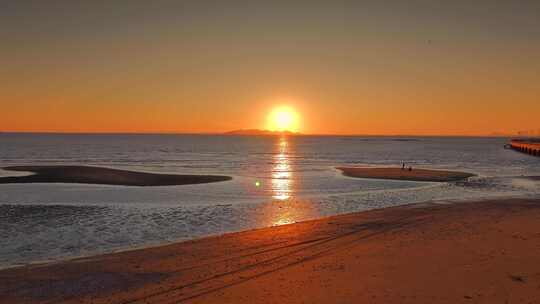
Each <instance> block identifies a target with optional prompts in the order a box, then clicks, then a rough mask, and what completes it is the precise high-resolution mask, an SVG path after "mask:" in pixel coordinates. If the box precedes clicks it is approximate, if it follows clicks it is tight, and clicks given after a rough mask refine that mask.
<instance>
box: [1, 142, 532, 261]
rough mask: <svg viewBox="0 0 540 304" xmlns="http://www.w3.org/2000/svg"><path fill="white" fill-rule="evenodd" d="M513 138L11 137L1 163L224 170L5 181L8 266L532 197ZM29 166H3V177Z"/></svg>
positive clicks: (528, 166) (526, 166)
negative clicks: (179, 182) (351, 172)
mask: <svg viewBox="0 0 540 304" xmlns="http://www.w3.org/2000/svg"><path fill="white" fill-rule="evenodd" d="M506 141H507V139H504V138H470V137H466V138H465V137H348V136H320V137H318V136H299V137H286V138H280V137H263V136H260V137H257V136H217V135H216V136H214V135H112V134H111V135H71V134H9V133H7V134H6V133H3V134H0V167H4V166H10V165H31V164H37V165H45V164H62V165H66V164H76V165H93V166H105V167H111V168H119V169H128V170H137V171H147V172H157V173H179V174H222V175H229V176H232V177H233V180H231V181H226V182H220V183H213V184H200V185H184V186H164V187H124V186H106V185H83V184H3V185H0V239H1V240H2V246H0V267H10V266H15V265H22V264H27V263H33V262H43V261H50V260H58V259H64V258H70V257H77V256H86V255H93V254H99V253H105V252H112V251H116V250H124V249H129V248H136V247H143V246H151V245H157V244H164V243H169V242H174V241H178V240H185V239H192V238H197V237H202V236H208V235H215V234H222V233H226V232H232V231H240V230H246V229H252V228H259V227H267V226H273V225H282V224H288V223H294V222H297V221H303V220H308V219H315V218H320V217H324V216H329V215H335V214H342V213H348V212H354V211H362V210H368V209H373V208H383V207H389V206H396V205H401V204H408V203H415V202H424V201H430V200H439V201H445V200H467V199H479V198H491V197H532V196H538V195H539V194H540V181H538V180H532V179H528V178H526V177H525V176H540V159H539V158H537V157H536V158H535V157H532V156H529V155H525V154H521V153H517V152H514V151H511V150H505V149H503V145H504V144H505V143H506ZM402 162H406V163H407V164H408V165H412V166H413V167H425V168H438V169H448V170H462V171H468V172H472V173H476V174H477V175H478V176H477V177H474V178H471V179H469V181H467V182H455V183H426V182H408V181H389V180H373V179H355V178H348V177H344V176H342V175H341V174H340V172H338V171H337V170H336V169H335V167H336V166H343V165H345V166H347V165H355V166H389V165H391V166H400V164H401V163H402ZM18 174H19V175H20V174H25V173H20V172H9V171H4V170H0V176H9V175H18Z"/></svg>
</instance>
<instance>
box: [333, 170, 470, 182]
mask: <svg viewBox="0 0 540 304" xmlns="http://www.w3.org/2000/svg"><path fill="white" fill-rule="evenodd" d="M336 169H339V170H341V171H342V172H343V175H345V176H350V177H359V178H376V179H396V180H408V181H421V182H450V181H457V180H462V179H466V178H468V177H471V176H474V174H472V173H467V172H458V171H443V170H428V169H413V170H412V171H409V170H407V169H405V170H402V169H401V168H358V167H337V168H336Z"/></svg>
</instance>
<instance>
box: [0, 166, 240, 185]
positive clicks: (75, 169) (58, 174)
mask: <svg viewBox="0 0 540 304" xmlns="http://www.w3.org/2000/svg"><path fill="white" fill-rule="evenodd" d="M3 169H4V170H9V171H23V172H34V173H35V174H32V175H27V176H8V177H0V184H8V183H81V184H102V185H119V186H172V185H189V184H203V183H213V182H221V181H227V180H230V179H231V177H230V176H219V175H177V174H156V173H146V172H135V171H127V170H118V169H110V168H101V167H89V166H12V167H5V168H3Z"/></svg>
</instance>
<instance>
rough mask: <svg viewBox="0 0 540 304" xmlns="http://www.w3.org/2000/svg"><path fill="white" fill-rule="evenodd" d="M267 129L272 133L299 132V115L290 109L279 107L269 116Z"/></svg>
mask: <svg viewBox="0 0 540 304" xmlns="http://www.w3.org/2000/svg"><path fill="white" fill-rule="evenodd" d="M267 128H268V129H269V130H272V131H292V132H298V114H297V113H296V111H295V110H294V109H292V108H290V107H287V106H282V107H277V108H275V109H273V110H272V112H270V114H269V115H268V125H267Z"/></svg>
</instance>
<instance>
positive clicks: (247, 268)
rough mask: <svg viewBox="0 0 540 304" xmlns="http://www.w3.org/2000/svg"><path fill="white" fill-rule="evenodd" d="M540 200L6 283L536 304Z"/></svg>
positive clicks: (422, 212)
mask: <svg viewBox="0 0 540 304" xmlns="http://www.w3.org/2000/svg"><path fill="white" fill-rule="evenodd" d="M538 231H540V199H504V200H486V201H478V202H459V203H450V202H439V203H425V204H413V205H405V206H399V207H392V208H386V209H379V210H372V211H367V212H360V213H353V214H347V215H341V216H334V217H329V218H324V219H319V220H313V221H306V222H301V223H296V224H290V225H283V226H278V227H271V228H264V229H259V230H252V231H245V232H239V233H231V234H226V235H223V236H217V237H208V238H203V239H198V240H194V241H188V242H181V243H176V244H172V245H166V246H161V247H154V248H147V249H141V250H133V251H127V252H121V253H115V254H107V255H101V256H96V257H90V258H82V259H75V260H71V261H66V262H61V263H55V264H46V265H33V266H25V267H20V268H12V269H6V270H3V271H0V281H1V282H2V284H0V303H95V304H98V303H278V302H280V303H434V302H436V303H535V301H538V300H539V299H540V266H539V265H540V234H539V233H538Z"/></svg>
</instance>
